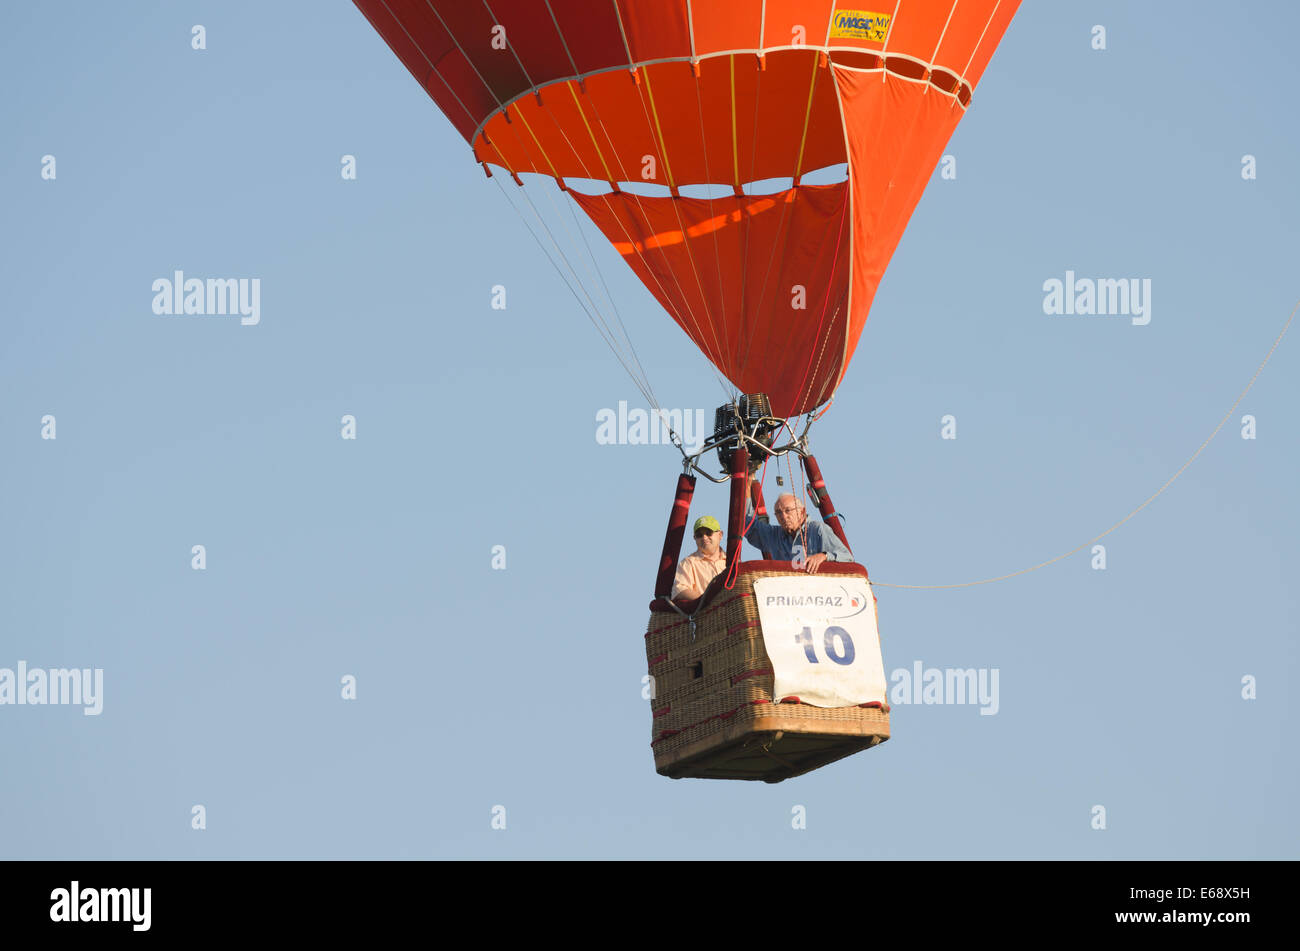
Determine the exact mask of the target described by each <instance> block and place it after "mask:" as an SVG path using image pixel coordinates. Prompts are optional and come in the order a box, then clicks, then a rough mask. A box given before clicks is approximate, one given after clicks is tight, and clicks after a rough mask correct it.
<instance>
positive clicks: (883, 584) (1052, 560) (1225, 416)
mask: <svg viewBox="0 0 1300 951" xmlns="http://www.w3.org/2000/svg"><path fill="white" fill-rule="evenodd" d="M1298 310H1300V301H1297V302H1296V305H1295V307H1293V308H1291V316H1289V317H1288V318H1287V319H1286V323H1285V324H1283V325H1282V332H1281V333H1279V334H1278V335H1277V339H1276V340H1274V341H1273V346H1271V347H1269V348H1268V353H1267V354H1265V356H1264V359H1263V360H1262V361H1260V364H1259V366H1258V367H1257V368H1256V370H1255V375H1254V376H1252V377H1251V378H1250V382H1249V383H1247V384H1246V388H1245V389H1244V390H1242V391H1241V394H1240V395H1239V396H1238V397H1237V399H1236V400H1235V401H1234V402H1233V404H1232V406H1230V407H1229V408H1228V411H1227V412H1226V413H1224V414H1223V419H1221V420H1219V425H1217V426H1215V427H1214V432H1212V433H1210V435H1209V436H1207V437H1206V439H1205V442H1203V443H1201V445H1200V446H1199V447H1198V448H1197V450H1196V451H1195V452H1194V453H1192V455H1191V457H1190V458H1189V459H1188V460H1187V461H1186V462H1184V463H1183V464H1182V466H1180V467H1179V469H1178V471H1177V472H1175V473H1174V474H1173V475H1172V476H1170V477H1169V479H1168V480H1167V481H1166V482H1165V484H1164V485H1162V486H1161V487H1160V488H1158V489H1156V491H1155V492H1154V493H1152V495H1151V496H1150V497H1149V498H1148V499H1147V500H1146V501H1145V502H1143V503H1142V504H1141V505H1139V506H1138V507H1137V508H1135V509H1134V510H1133V511H1131V512H1129V513H1128V514H1127V515H1125V516H1124V517H1123V518H1122V519H1120V520H1119V521H1118V522H1116V523H1115V524H1114V525H1112V526H1111V527H1110V528H1108V529H1106V530H1105V531H1104V532H1102V533H1101V534H1100V535H1097V536H1096V537H1095V538H1090V539H1088V540H1087V541H1086V542H1084V543H1083V544H1082V545H1078V546H1076V547H1074V548H1071V549H1070V550H1069V551H1067V552H1065V553H1064V554H1061V555H1057V556H1056V557H1055V558H1049V559H1048V560H1047V561H1044V562H1040V563H1039V564H1037V565H1033V566H1031V567H1029V568H1021V569H1020V570H1019V571H1012V572H1010V573H1008V574H1005V575H998V576H997V577H996V578H983V579H981V580H979V581H962V582H958V583H957V584H896V583H894V582H889V581H877V580H875V579H874V578H873V579H871V583H872V584H873V585H876V586H879V587H882V588H913V589H927V590H933V589H936V588H970V587H974V586H975V585H981V584H992V583H993V582H994V581H1005V580H1006V579H1008V578H1015V577H1016V576H1018V575H1024V574H1028V573H1029V572H1031V571H1037V570H1038V569H1039V568H1046V567H1047V566H1048V565H1051V564H1055V563H1056V562H1058V561H1061V560H1062V559H1064V558H1069V557H1070V556H1071V555H1073V554H1076V553H1077V552H1079V551H1081V550H1083V549H1084V548H1087V547H1088V546H1089V545H1091V544H1093V543H1094V542H1097V541H1100V540H1101V539H1103V538H1105V537H1106V536H1107V535H1109V534H1110V533H1111V532H1113V531H1115V529H1117V528H1119V527H1120V526H1121V525H1123V524H1124V523H1125V522H1127V521H1128V520H1129V519H1131V518H1132V517H1133V516H1134V515H1136V514H1137V513H1138V512H1140V511H1142V510H1143V509H1144V508H1146V507H1147V506H1148V505H1150V504H1151V503H1152V502H1154V501H1155V500H1156V498H1157V497H1158V496H1159V495H1160V494H1161V493H1163V492H1164V491H1165V489H1167V488H1169V486H1171V485H1173V483H1174V480H1175V479H1177V478H1178V477H1179V476H1180V475H1182V474H1183V472H1184V471H1186V469H1187V467H1188V466H1190V465H1191V464H1192V463H1193V462H1195V461H1196V457H1197V456H1199V455H1200V454H1201V453H1202V452H1204V451H1205V447H1206V446H1208V445H1209V444H1210V441H1211V440H1213V439H1214V437H1215V436H1217V435H1218V434H1219V430H1221V429H1222V428H1223V427H1224V426H1225V425H1226V424H1227V422H1228V420H1229V419H1231V418H1232V415H1233V414H1234V413H1235V412H1236V411H1237V407H1238V406H1240V405H1241V401H1242V400H1244V399H1245V398H1246V394H1247V393H1249V392H1250V389H1251V387H1253V386H1254V385H1255V381H1256V380H1258V379H1259V375H1260V374H1261V373H1263V372H1264V367H1265V365H1266V364H1267V363H1268V361H1269V359H1270V358H1271V357H1272V356H1273V351H1275V350H1276V349H1277V347H1278V344H1280V343H1281V342H1282V338H1283V337H1285V336H1286V332H1287V330H1289V329H1290V327H1291V321H1293V320H1294V319H1295V315H1296V311H1298Z"/></svg>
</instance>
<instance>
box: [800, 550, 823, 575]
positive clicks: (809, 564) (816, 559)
mask: <svg viewBox="0 0 1300 951" xmlns="http://www.w3.org/2000/svg"><path fill="white" fill-rule="evenodd" d="M825 560H826V556H825V555H824V554H822V553H820V552H818V553H817V554H816V555H809V556H808V560H807V561H806V562H804V569H803V570H804V571H806V572H808V574H810V575H815V574H817V569H818V568H820V567H821V563H822V562H823V561H825Z"/></svg>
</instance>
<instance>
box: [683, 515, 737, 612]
mask: <svg viewBox="0 0 1300 951" xmlns="http://www.w3.org/2000/svg"><path fill="white" fill-rule="evenodd" d="M726 567H727V553H726V551H725V550H724V549H723V547H722V526H721V525H719V524H718V520H717V519H716V518H714V517H713V516H712V515H705V516H704V517H702V518H697V519H696V520H695V551H693V552H691V554H689V555H687V556H686V557H685V558H683V559H682V563H681V564H680V565H678V566H677V577H675V578H674V579H673V593H672V599H673V600H674V601H678V600H684V601H693V600H695V599H696V598H698V597H699V596H700V595H702V594H704V589H705V588H707V587H708V586H709V582H710V581H712V580H713V579H714V578H715V577H717V576H718V575H720V574H722V572H723V570H724V569H725V568H726Z"/></svg>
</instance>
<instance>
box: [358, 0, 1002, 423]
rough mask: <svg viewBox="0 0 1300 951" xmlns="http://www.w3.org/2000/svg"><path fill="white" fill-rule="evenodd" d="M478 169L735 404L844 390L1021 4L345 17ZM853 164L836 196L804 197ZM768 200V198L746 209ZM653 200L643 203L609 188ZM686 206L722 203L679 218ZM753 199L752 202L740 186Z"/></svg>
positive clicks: (647, 6)
mask: <svg viewBox="0 0 1300 951" xmlns="http://www.w3.org/2000/svg"><path fill="white" fill-rule="evenodd" d="M354 2H355V3H356V5H357V7H358V8H360V10H361V11H362V13H364V14H365V16H366V17H367V19H369V21H370V22H371V24H372V25H373V26H374V27H375V29H376V30H377V31H378V32H379V33H380V35H381V36H383V38H384V39H385V40H386V41H387V43H388V44H389V46H390V47H391V48H392V49H393V51H394V52H395V53H396V54H397V56H398V57H399V58H400V59H401V61H402V62H403V63H404V64H405V65H406V66H407V68H408V69H409V70H410V71H411V73H412V75H413V76H414V77H415V78H416V80H417V81H418V82H419V83H420V84H421V86H422V87H423V88H424V89H425V90H426V91H427V92H428V94H429V95H430V96H431V97H432V98H433V99H434V101H435V102H436V103H437V104H438V106H439V107H440V108H441V109H442V111H443V112H444V114H446V116H447V118H448V119H449V120H450V121H451V122H452V124H453V125H454V126H455V127H456V129H457V130H458V131H459V132H460V133H461V135H462V136H463V137H464V138H465V140H466V141H467V142H468V143H469V144H470V146H471V148H472V150H473V153H474V156H475V158H476V159H477V160H478V161H480V162H482V163H484V165H485V166H486V165H488V164H492V165H497V166H499V167H501V168H504V169H506V170H507V171H508V172H509V173H510V174H511V175H513V176H514V177H515V178H516V180H518V176H519V175H521V174H524V173H529V172H533V173H537V174H541V175H546V176H549V177H552V178H554V179H557V180H558V181H560V182H561V183H562V184H567V180H572V179H586V180H591V181H596V182H599V181H605V182H609V183H611V185H615V186H616V187H615V188H614V190H613V191H612V192H611V193H609V194H601V195H594V196H593V195H583V194H579V193H578V192H577V191H572V192H571V194H572V195H573V197H574V200H575V201H577V203H578V204H579V205H580V206H581V207H582V208H583V210H584V211H586V212H587V214H588V215H590V216H591V218H592V220H593V221H594V222H595V223H596V224H597V225H598V226H599V227H600V229H601V230H602V231H603V232H604V233H605V235H606V236H607V237H608V238H609V239H610V241H611V242H613V243H614V245H615V247H617V248H618V249H619V250H620V251H621V252H622V253H623V256H624V259H625V260H626V261H627V262H628V263H629V265H631V266H632V268H633V270H634V271H636V273H637V275H638V276H639V277H640V278H641V280H642V281H643V282H644V283H645V284H646V286H647V287H648V288H649V290H650V291H651V293H652V294H654V295H655V297H656V298H657V299H658V300H659V302H660V303H661V304H662V305H663V307H664V309H665V310H666V311H667V312H668V313H669V314H670V315H671V316H672V317H673V319H674V320H675V321H676V322H677V323H678V324H679V325H680V326H681V327H682V329H683V330H685V331H686V333H687V334H688V335H690V337H691V339H692V340H693V341H694V342H695V343H696V344H697V345H698V346H699V347H700V349H701V350H702V351H703V352H704V353H705V354H706V356H708V358H709V359H710V360H711V361H712V362H713V363H714V364H715V365H716V366H717V367H718V369H719V370H720V371H721V372H722V373H723V374H725V375H726V376H727V378H728V379H730V380H731V382H732V383H734V384H735V385H736V386H737V387H739V388H740V390H741V391H742V392H757V391H763V392H767V393H768V394H769V396H771V397H772V401H773V409H774V410H775V411H776V412H778V413H780V414H781V415H793V414H796V413H799V412H804V411H807V410H809V409H812V408H814V407H816V406H818V405H820V404H822V403H824V402H825V401H826V400H827V399H829V398H830V396H831V395H832V394H833V393H834V390H835V387H836V386H838V385H839V382H840V381H841V379H842V378H843V376H844V371H845V369H846V368H847V366H848V362H849V359H850V357H851V355H852V353H853V350H854V348H855V347H856V345H857V342H858V339H859V337H860V336H861V334H862V329H863V324H864V323H865V321H866V317H867V313H868V311H869V309H870V306H871V300H872V298H873V297H874V295H875V291H876V287H877V286H878V284H879V282H880V279H881V277H882V276H883V274H884V271H885V267H886V265H887V264H888V263H889V259H890V257H891V256H892V255H893V252H894V249H895V248H896V247H897V245H898V241H899V239H900V238H901V236H902V233H903V229H904V228H905V227H906V225H907V221H908V219H909V218H910V216H911V214H912V211H913V209H914V208H915V207H916V204H917V202H918V201H919V200H920V196H921V193H922V192H923V191H924V189H925V185H926V183H927V182H928V180H929V177H930V175H931V173H932V172H933V170H934V167H935V164H936V163H937V162H938V160H939V158H940V157H941V155H942V152H943V148H944V145H945V144H946V143H947V141H948V139H949V137H950V136H951V134H952V131H953V129H954V128H955V127H956V125H957V122H958V121H959V120H960V119H961V116H962V115H963V114H964V112H965V109H966V106H967V104H968V103H969V102H970V99H971V94H972V92H973V90H974V87H975V86H976V84H978V82H979V79H980V77H981V76H982V75H983V73H984V70H985V67H986V66H987V65H988V62H989V59H990V58H991V57H992V55H993V51H994V49H996V47H997V45H998V42H999V41H1000V40H1001V38H1002V35H1003V33H1004V32H1005V30H1006V28H1007V26H1008V24H1009V23H1010V21H1011V19H1012V17H1013V16H1014V14H1015V12H1016V9H1017V7H1018V6H1019V0H708V2H705V0H354ZM839 163H847V164H848V166H849V176H848V182H847V183H844V184H840V185H834V186H804V185H801V184H799V182H800V179H801V177H802V176H803V175H805V174H806V173H808V172H810V171H813V170H816V169H821V168H826V167H828V166H833V165H837V164H839ZM768 179H786V180H787V181H789V180H793V187H790V188H788V189H786V190H784V191H778V192H777V193H775V194H766V195H756V194H742V193H741V192H742V188H743V187H744V186H748V185H752V183H754V182H761V181H765V180H768ZM647 181H649V182H654V183H657V184H660V185H663V186H667V190H668V191H669V195H665V196H664V197H653V198H647V197H644V196H636V195H631V194H628V193H627V192H626V191H622V190H619V189H618V188H617V183H626V182H647ZM687 185H713V186H717V185H723V186H730V187H731V189H732V190H733V192H734V193H735V194H734V195H733V196H729V197H726V198H712V199H707V198H694V197H687V196H685V195H683V194H682V193H681V191H680V189H681V188H682V187H683V186H687ZM749 191H750V192H753V191H755V189H753V188H752V187H751V188H749Z"/></svg>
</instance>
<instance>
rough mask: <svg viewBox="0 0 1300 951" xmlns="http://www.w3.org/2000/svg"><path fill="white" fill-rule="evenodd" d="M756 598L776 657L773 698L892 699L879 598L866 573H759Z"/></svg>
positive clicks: (834, 702) (839, 703) (828, 702)
mask: <svg viewBox="0 0 1300 951" xmlns="http://www.w3.org/2000/svg"><path fill="white" fill-rule="evenodd" d="M754 598H755V600H756V601H757V602H758V618H759V622H760V623H761V624H762V625H763V644H764V646H765V647H766V648H767V656H768V657H769V658H770V659H771V661H772V672H773V677H774V681H775V685H774V687H773V690H772V699H773V700H776V701H779V700H783V699H785V698H786V697H798V698H799V699H800V700H801V701H802V702H803V703H807V704H811V705H812V706H814V707H851V706H856V705H857V704H859V703H869V702H871V701H873V700H878V701H881V702H883V701H884V699H885V691H886V689H887V686H888V685H887V683H886V681H885V665H884V662H883V661H882V660H881V657H880V635H879V632H878V631H877V629H876V603H875V600H874V599H873V598H872V597H871V588H870V586H869V585H868V584H867V581H866V579H865V578H858V577H852V576H849V577H845V576H844V575H827V576H823V577H820V578H817V577H812V576H803V577H793V576H787V577H779V578H759V579H757V580H756V581H755V582H754Z"/></svg>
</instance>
